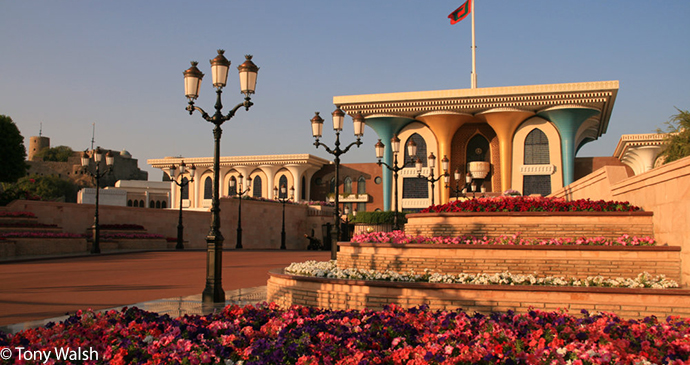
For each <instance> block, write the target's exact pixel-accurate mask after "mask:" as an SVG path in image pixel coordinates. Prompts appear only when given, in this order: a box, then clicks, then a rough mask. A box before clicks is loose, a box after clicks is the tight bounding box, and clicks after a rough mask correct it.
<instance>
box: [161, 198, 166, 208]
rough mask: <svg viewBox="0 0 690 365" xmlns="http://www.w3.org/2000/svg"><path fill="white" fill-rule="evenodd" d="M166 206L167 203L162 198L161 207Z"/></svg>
mask: <svg viewBox="0 0 690 365" xmlns="http://www.w3.org/2000/svg"><path fill="white" fill-rule="evenodd" d="M167 207H168V203H167V202H166V201H165V200H163V201H162V202H161V209H165V208H167Z"/></svg>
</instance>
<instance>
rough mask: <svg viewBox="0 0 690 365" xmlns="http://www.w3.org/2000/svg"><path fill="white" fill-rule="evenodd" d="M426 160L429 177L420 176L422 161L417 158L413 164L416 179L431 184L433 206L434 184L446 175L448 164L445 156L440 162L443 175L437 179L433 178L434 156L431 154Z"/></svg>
mask: <svg viewBox="0 0 690 365" xmlns="http://www.w3.org/2000/svg"><path fill="white" fill-rule="evenodd" d="M427 160H428V161H429V169H430V170H431V171H430V173H429V176H424V175H422V160H420V159H419V157H417V162H415V167H416V168H417V177H418V178H420V179H421V178H424V179H426V181H428V182H430V183H431V205H434V183H435V182H437V181H439V180H441V178H442V177H444V176H446V175H448V163H449V162H450V161H449V160H448V157H447V156H444V157H443V159H442V160H441V167H442V168H443V171H444V172H443V174H440V175H439V176H438V177H437V178H434V167H436V156H434V153H433V152H431V154H430V155H429V157H427Z"/></svg>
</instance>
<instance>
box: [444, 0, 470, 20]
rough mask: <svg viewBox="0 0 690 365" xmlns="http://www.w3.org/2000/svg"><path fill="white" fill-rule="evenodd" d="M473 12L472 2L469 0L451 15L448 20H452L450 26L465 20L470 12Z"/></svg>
mask: <svg viewBox="0 0 690 365" xmlns="http://www.w3.org/2000/svg"><path fill="white" fill-rule="evenodd" d="M471 10H472V0H467V1H466V2H465V3H464V4H462V5H460V7H459V8H457V9H455V11H454V12H452V13H450V15H448V19H450V24H451V25H453V24H455V23H457V22H459V21H461V20H463V19H465V17H466V16H467V15H469V13H470V11H471Z"/></svg>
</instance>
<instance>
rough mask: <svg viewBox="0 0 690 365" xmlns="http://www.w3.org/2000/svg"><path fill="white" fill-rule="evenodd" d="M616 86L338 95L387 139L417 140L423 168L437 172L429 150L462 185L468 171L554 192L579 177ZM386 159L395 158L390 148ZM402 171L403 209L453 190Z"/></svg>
mask: <svg viewBox="0 0 690 365" xmlns="http://www.w3.org/2000/svg"><path fill="white" fill-rule="evenodd" d="M617 93H618V81H602V82H585V83H571V84H552V85H529V86H511V87H494V88H475V89H458V90H435V91H421V92H402V93H389V94H367V95H351V96H336V97H334V98H333V103H334V104H335V105H337V106H338V107H340V108H341V109H342V110H343V111H345V112H346V113H348V114H350V115H352V114H355V113H361V114H362V115H363V116H364V118H365V123H366V125H368V126H370V127H371V128H372V129H374V131H376V133H377V134H378V137H379V138H380V139H381V141H382V142H383V143H384V144H385V145H386V146H389V145H390V140H391V138H393V137H394V136H397V137H398V138H399V139H400V141H401V144H402V143H407V142H408V141H409V140H413V141H415V142H416V143H417V146H418V147H417V150H418V152H417V156H418V157H419V158H420V159H421V160H422V164H423V166H424V168H423V171H422V175H425V176H429V175H430V174H431V171H430V169H429V168H428V167H427V166H428V165H427V159H428V156H430V155H431V154H433V155H434V156H435V157H436V160H437V162H436V164H435V165H436V168H435V171H433V173H434V176H436V177H437V176H438V175H439V174H442V173H444V171H439V170H440V169H441V167H442V166H441V163H440V162H441V161H442V159H444V158H447V159H448V160H449V169H448V170H449V171H448V173H449V174H450V183H449V186H450V187H453V188H454V187H455V180H454V177H453V175H454V172H455V171H456V170H457V171H458V172H460V174H461V176H462V180H463V181H461V182H460V185H464V184H465V181H464V180H465V176H466V175H467V173H469V174H470V175H471V177H472V182H473V183H475V184H476V186H479V187H483V190H484V191H485V192H487V193H491V192H503V191H506V190H509V189H514V190H517V191H519V192H521V193H522V194H523V195H530V194H541V195H549V194H550V193H551V192H552V191H555V190H556V189H559V188H561V187H563V186H565V185H568V184H570V183H572V182H573V181H574V177H575V155H576V153H577V151H578V150H579V149H580V148H581V147H582V146H583V145H585V144H586V143H588V142H591V141H594V140H596V139H597V138H599V136H601V135H602V134H604V133H605V132H606V129H607V127H608V123H609V118H610V116H611V110H612V109H613V104H614V102H615V100H616V95H617ZM405 153H406V152H405ZM402 154H403V152H402V151H401V156H400V158H402V157H403V156H402ZM404 157H405V161H407V160H408V158H409V157H408V156H404ZM383 161H384V162H386V163H388V164H392V162H393V154H392V152H391V150H390V148H386V150H385V155H384V159H383ZM400 162H402V161H400ZM382 173H383V205H384V207H386V208H389V207H392V206H393V204H392V202H391V200H392V195H393V194H392V190H393V188H392V173H391V172H390V171H387V170H385V171H383V172H382ZM401 176H402V178H401V179H399V182H398V184H399V186H398V191H401V192H402V194H399V199H400V201H399V203H400V204H399V206H401V207H402V209H411V210H414V209H419V208H423V207H426V206H428V205H429V203H430V201H429V196H436V197H440V200H439V199H438V198H437V199H436V200H435V203H436V204H438V203H444V202H447V201H448V200H449V199H450V198H451V196H452V194H451V193H450V191H451V190H450V188H446V185H445V184H444V183H443V180H441V181H440V182H439V183H436V184H435V186H434V189H435V191H434V192H431V191H430V189H431V185H430V184H426V181H425V180H424V179H419V178H418V177H417V171H416V169H415V167H414V166H410V167H408V168H406V169H405V170H403V171H401ZM425 187H426V189H424V188H425Z"/></svg>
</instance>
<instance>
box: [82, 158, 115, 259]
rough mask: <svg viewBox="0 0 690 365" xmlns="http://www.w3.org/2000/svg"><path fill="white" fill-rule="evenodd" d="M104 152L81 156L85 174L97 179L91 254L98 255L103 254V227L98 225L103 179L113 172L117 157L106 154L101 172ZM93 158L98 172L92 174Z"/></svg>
mask: <svg viewBox="0 0 690 365" xmlns="http://www.w3.org/2000/svg"><path fill="white" fill-rule="evenodd" d="M103 155H104V154H103V150H101V148H100V147H98V148H96V149H95V150H93V151H91V157H89V155H88V154H87V153H86V151H84V154H82V156H81V167H82V171H83V172H84V173H85V174H88V175H90V176H91V177H93V178H94V179H96V212H95V213H94V216H93V228H92V230H93V242H92V244H91V253H93V254H98V253H101V246H100V242H101V241H100V239H101V226H100V225H99V223H98V196H99V191H100V189H101V178H102V177H104V176H105V175H107V174H109V173H110V172H112V167H113V164H114V163H115V156H113V153H112V152H111V151H108V153H106V154H105V164H106V169H105V171H103V172H101V162H102V161H103ZM91 158H93V162H94V165H95V166H96V171H95V172H92V171H91V170H90V169H89V165H90V164H91Z"/></svg>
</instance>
